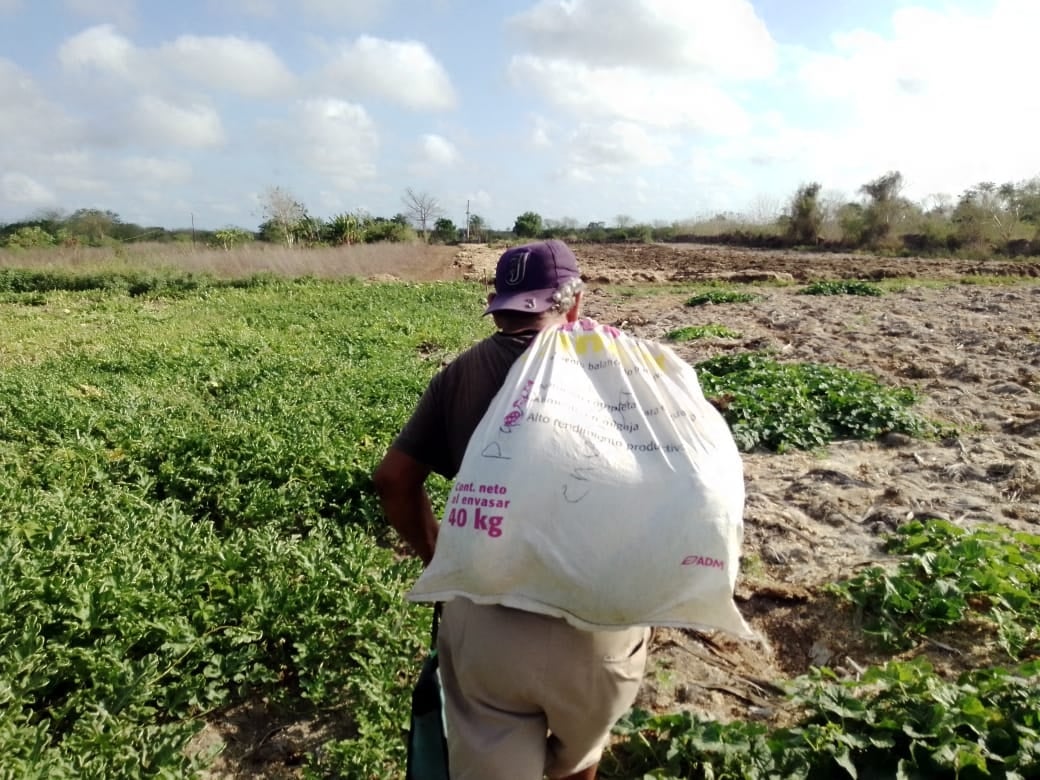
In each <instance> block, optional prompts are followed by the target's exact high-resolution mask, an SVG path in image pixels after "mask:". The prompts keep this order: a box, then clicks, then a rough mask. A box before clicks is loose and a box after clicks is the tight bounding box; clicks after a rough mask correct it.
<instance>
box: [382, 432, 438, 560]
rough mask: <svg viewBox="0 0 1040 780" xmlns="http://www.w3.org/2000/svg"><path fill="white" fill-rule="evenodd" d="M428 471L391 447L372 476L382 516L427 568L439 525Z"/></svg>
mask: <svg viewBox="0 0 1040 780" xmlns="http://www.w3.org/2000/svg"><path fill="white" fill-rule="evenodd" d="M429 475H430V468H429V467H428V466H427V465H426V464H424V463H420V462H419V461H417V460H416V459H415V458H413V457H412V456H411V455H408V454H406V453H404V452H402V451H401V450H397V449H394V448H393V447H391V448H390V449H389V450H388V451H387V453H386V455H385V456H384V457H383V461H382V462H381V463H380V464H379V466H378V467H377V468H376V470H375V473H374V474H373V475H372V481H373V482H374V483H375V487H376V492H377V493H378V494H379V500H380V502H381V504H382V506H383V513H384V514H385V515H386V519H387V520H388V521H389V522H390V525H392V526H393V527H394V528H395V529H396V530H397V533H399V534H400V535H401V538H403V539H404V540H405V541H406V542H407V543H408V544H409V545H410V546H411V548H412V549H413V550H414V551H415V553H416V555H418V556H419V557H420V558H421V559H422V562H423V566H426V565H428V564H429V563H430V561H431V560H432V559H433V551H434V549H436V547H437V531H438V530H439V526H438V525H437V520H436V519H435V518H434V516H433V508H432V507H431V506H430V497H429V496H428V495H427V494H426V488H425V483H426V478H427V477H428V476H429Z"/></svg>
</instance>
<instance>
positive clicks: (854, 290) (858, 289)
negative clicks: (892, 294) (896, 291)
mask: <svg viewBox="0 0 1040 780" xmlns="http://www.w3.org/2000/svg"><path fill="white" fill-rule="evenodd" d="M798 292H799V293H800V294H801V295H865V296H873V297H879V296H881V295H883V294H884V290H882V289H881V287H879V286H878V285H876V284H872V283H871V282H864V281H861V280H858V279H840V280H837V281H819V282H813V283H812V284H810V285H807V286H806V287H803V288H802V289H801V290H799V291H798Z"/></svg>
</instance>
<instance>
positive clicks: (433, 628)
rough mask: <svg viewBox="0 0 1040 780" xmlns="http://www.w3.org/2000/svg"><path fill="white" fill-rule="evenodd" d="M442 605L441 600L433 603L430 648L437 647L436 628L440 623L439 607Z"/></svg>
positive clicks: (434, 648)
mask: <svg viewBox="0 0 1040 780" xmlns="http://www.w3.org/2000/svg"><path fill="white" fill-rule="evenodd" d="M443 606H444V602H443V601H438V602H437V603H435V604H434V605H433V620H432V621H431V623H430V649H431V650H436V649H437V629H439V628H440V623H441V608H442V607H443Z"/></svg>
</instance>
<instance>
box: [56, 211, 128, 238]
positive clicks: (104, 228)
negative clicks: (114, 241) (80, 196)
mask: <svg viewBox="0 0 1040 780" xmlns="http://www.w3.org/2000/svg"><path fill="white" fill-rule="evenodd" d="M119 223H120V220H119V215H118V214H116V213H115V212H114V211H107V210H102V209H78V210H76V211H74V212H73V213H72V216H71V217H69V218H68V220H67V221H66V223H65V227H66V229H67V230H68V231H69V233H70V234H72V235H74V236H76V237H78V238H82V239H85V240H86V241H87V243H90V244H94V245H99V244H102V243H104V242H105V240H106V239H107V238H109V237H111V235H112V232H113V229H114V228H115V227H116V225H118V224H119Z"/></svg>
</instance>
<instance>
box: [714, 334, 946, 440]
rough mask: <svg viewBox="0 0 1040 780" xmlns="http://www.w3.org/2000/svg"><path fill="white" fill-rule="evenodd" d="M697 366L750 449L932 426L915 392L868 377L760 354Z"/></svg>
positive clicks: (914, 431)
mask: <svg viewBox="0 0 1040 780" xmlns="http://www.w3.org/2000/svg"><path fill="white" fill-rule="evenodd" d="M696 368H697V373H698V376H699V377H700V380H701V385H702V386H703V388H704V392H705V394H706V395H707V396H708V397H709V398H712V399H713V400H714V402H715V404H716V406H717V407H719V409H720V411H721V412H722V414H723V417H725V418H726V421H727V422H728V423H729V426H730V428H731V430H732V431H733V436H734V438H735V439H736V440H737V445H738V446H739V447H740V448H741V449H742V450H744V451H748V450H753V449H755V448H759V447H761V448H764V449H768V450H775V451H777V452H783V451H785V450H789V449H804V450H811V449H815V448H817V447H821V446H823V445H824V444H826V443H827V442H829V441H834V440H837V439H873V438H875V437H877V436H880V435H881V434H883V433H887V432H889V431H898V432H901V433H907V434H910V435H923V434H927V433H931V432H933V430H934V427H933V426H931V425H930V424H928V423H926V422H925V421H923V420H921V419H920V418H918V417H917V416H916V415H915V414H913V412H911V411H910V407H911V406H913V404H914V403H915V401H916V398H915V396H914V394H913V392H912V391H911V390H908V389H903V388H895V389H893V388H888V387H885V386H883V385H881V384H880V383H879V382H878V381H877V379H875V378H874V377H873V376H870V375H869V374H861V373H857V372H854V371H848V370H845V369H842V368H836V367H833V366H824V365H816V364H812V363H800V364H799V363H796V364H782V363H777V362H776V361H775V360H773V359H771V358H769V357H768V356H766V355H764V354H762V353H757V352H748V353H742V354H739V355H721V356H718V357H714V358H711V359H709V360H706V361H704V362H702V363H698V364H697V366H696Z"/></svg>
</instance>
